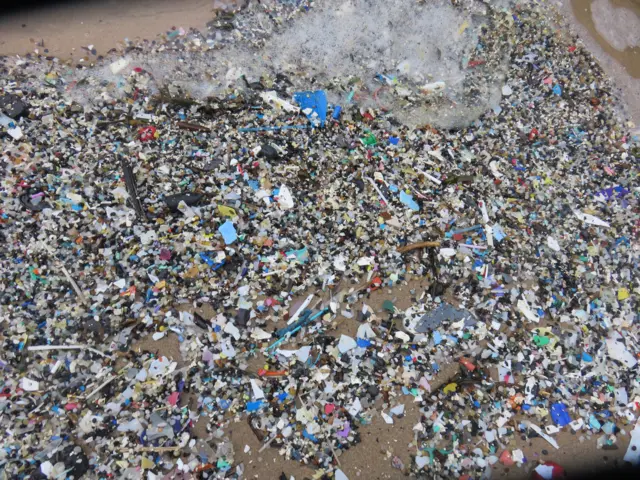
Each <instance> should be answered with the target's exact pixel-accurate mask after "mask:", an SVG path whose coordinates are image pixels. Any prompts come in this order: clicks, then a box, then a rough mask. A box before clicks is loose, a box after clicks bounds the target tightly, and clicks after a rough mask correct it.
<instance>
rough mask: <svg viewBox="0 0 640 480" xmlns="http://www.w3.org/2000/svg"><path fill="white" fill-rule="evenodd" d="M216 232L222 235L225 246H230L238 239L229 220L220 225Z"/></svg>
mask: <svg viewBox="0 0 640 480" xmlns="http://www.w3.org/2000/svg"><path fill="white" fill-rule="evenodd" d="M218 232H220V233H221V234H222V238H224V243H226V244H227V245H231V244H232V243H233V242H235V241H236V240H237V239H238V232H236V227H234V226H233V222H232V221H231V220H227V221H226V222H224V223H223V224H222V225H220V227H218Z"/></svg>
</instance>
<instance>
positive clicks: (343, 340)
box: [338, 334, 358, 353]
mask: <svg viewBox="0 0 640 480" xmlns="http://www.w3.org/2000/svg"><path fill="white" fill-rule="evenodd" d="M357 346H358V344H357V343H356V341H355V340H354V339H353V338H351V337H350V336H348V335H344V334H343V335H340V341H339V342H338V350H339V351H340V353H346V352H348V351H349V350H353V349H354V348H356V347H357Z"/></svg>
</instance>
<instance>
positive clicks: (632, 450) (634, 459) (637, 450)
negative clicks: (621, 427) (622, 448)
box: [624, 425, 640, 466]
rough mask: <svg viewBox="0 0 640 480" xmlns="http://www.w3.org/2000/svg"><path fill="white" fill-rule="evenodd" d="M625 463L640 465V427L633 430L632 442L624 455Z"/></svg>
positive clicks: (637, 426)
mask: <svg viewBox="0 0 640 480" xmlns="http://www.w3.org/2000/svg"><path fill="white" fill-rule="evenodd" d="M624 461H625V462H629V463H631V465H634V466H638V465H640V425H636V426H635V427H634V429H633V430H631V440H630V442H629V446H628V447H627V452H626V453H625V454H624Z"/></svg>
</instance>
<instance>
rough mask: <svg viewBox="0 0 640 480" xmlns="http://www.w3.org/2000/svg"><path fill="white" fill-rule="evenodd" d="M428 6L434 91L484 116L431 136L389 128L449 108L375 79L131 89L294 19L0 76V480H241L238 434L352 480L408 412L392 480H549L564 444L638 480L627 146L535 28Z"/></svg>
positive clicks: (560, 52)
mask: <svg viewBox="0 0 640 480" xmlns="http://www.w3.org/2000/svg"><path fill="white" fill-rule="evenodd" d="M454 4H455V5H454V6H451V5H449V6H448V7H447V8H451V9H453V10H454V11H455V10H459V11H460V18H461V19H464V18H466V15H467V14H468V13H469V12H474V14H473V18H474V20H473V21H474V22H475V23H474V25H475V28H476V29H475V30H474V32H475V33H474V34H473V35H471V34H469V35H468V36H465V31H466V30H467V29H468V28H470V25H471V24H470V23H468V22H467V20H464V22H467V25H466V26H465V24H464V22H463V23H462V24H461V25H460V26H459V29H458V31H457V32H455V34H456V35H457V36H458V37H462V38H463V39H464V40H465V41H466V42H467V43H468V44H469V46H470V47H469V48H468V49H466V50H462V51H461V52H462V53H464V55H462V54H461V56H459V57H456V59H455V62H457V63H459V67H460V69H461V70H463V71H464V75H463V76H462V77H461V78H462V79H463V80H461V83H462V85H459V86H456V87H455V88H456V89H458V88H460V90H457V92H458V93H457V94H460V95H462V96H463V97H464V98H465V99H466V101H468V102H471V103H473V98H476V97H477V98H480V97H483V98H485V97H484V94H483V93H482V92H481V90H482V89H484V88H490V85H493V84H495V82H496V81H499V82H500V85H499V87H498V92H499V94H500V95H501V99H500V100H499V101H498V102H496V103H495V105H494V106H493V107H487V104H486V103H482V102H484V100H483V101H482V102H481V105H483V107H479V108H483V109H484V110H483V114H482V115H481V116H479V117H478V118H476V119H475V120H473V121H472V122H471V123H469V124H468V125H467V126H460V127H458V128H455V129H448V128H442V127H436V126H434V124H419V125H417V124H415V123H413V122H412V120H415V119H416V116H415V115H414V113H415V112H416V111H418V110H420V109H423V110H424V111H425V112H437V111H438V110H437V109H438V108H440V109H442V108H452V109H455V108H456V107H455V101H454V100H453V98H454V97H453V96H452V95H454V93H452V92H453V90H451V88H452V87H451V86H450V85H449V84H448V83H447V82H445V81H443V80H442V79H441V78H438V77H434V78H432V79H426V78H423V79H422V80H423V82H422V83H419V82H417V80H416V78H412V77H411V76H410V75H408V74H405V73H404V72H405V70H403V68H404V67H406V68H409V67H407V65H408V64H404V67H403V68H400V67H402V65H403V64H402V62H403V59H402V58H397V57H396V58H392V60H393V61H395V62H396V63H398V64H401V65H400V67H398V68H397V69H395V70H393V71H379V72H378V74H377V75H375V76H373V77H372V78H370V79H366V80H365V79H359V78H356V77H355V76H350V77H346V76H344V77H341V78H340V77H336V78H333V79H330V80H329V79H326V78H322V79H321V78H318V79H315V78H314V77H313V76H311V75H308V72H307V71H305V70H304V69H302V67H300V68H297V67H296V66H295V65H289V67H288V68H287V69H283V70H282V71H280V72H263V74H262V75H261V76H260V77H257V76H253V75H252V72H251V71H247V72H243V71H238V69H237V68H236V67H234V68H233V70H234V71H233V72H229V73H228V75H227V76H226V79H227V80H229V79H230V83H229V84H228V85H227V86H226V87H225V88H224V89H223V91H222V90H217V91H216V94H215V95H213V94H212V95H210V96H208V97H206V98H197V97H195V96H193V95H191V94H189V92H186V91H185V90H184V88H183V87H184V85H182V86H181V82H180V81H172V77H170V76H169V77H166V78H157V77H156V76H154V75H152V74H151V73H150V71H148V70H147V69H145V68H143V67H140V66H139V65H138V64H136V61H135V59H136V58H140V57H141V56H149V57H151V56H153V55H168V52H174V54H175V53H176V52H178V53H179V52H190V55H195V54H197V53H198V52H205V51H211V50H214V51H221V52H222V51H223V50H224V48H230V49H233V48H237V47H236V46H235V45H236V44H242V43H243V42H245V43H250V44H251V45H252V47H251V48H255V49H257V50H256V51H260V50H259V49H260V48H263V47H264V46H265V45H268V42H269V41H270V39H273V38H274V37H277V36H278V35H287V34H286V32H284V31H283V30H282V29H284V28H285V25H286V24H287V22H294V21H297V22H310V23H313V22H314V17H313V16H314V15H315V13H314V9H315V8H316V4H315V2H306V1H298V2H284V1H281V2H268V1H263V2H261V3H260V4H253V3H252V4H251V5H250V7H249V8H248V9H247V10H246V11H243V12H241V13H238V14H235V15H234V14H229V13H224V14H221V15H218V16H217V17H216V19H215V20H214V21H212V22H210V24H209V32H208V34H206V35H203V34H201V33H199V32H194V31H185V30H183V29H175V30H172V31H171V32H169V33H168V34H167V35H166V38H165V40H164V41H163V42H157V43H153V44H151V43H149V42H146V43H143V44H140V45H134V44H132V43H129V44H128V45H127V46H126V48H125V49H124V50H123V51H120V50H118V51H114V52H111V53H110V54H109V55H107V56H106V58H104V59H102V60H100V61H98V62H97V66H96V67H90V68H85V67H82V65H80V66H79V67H78V68H76V69H72V68H71V67H69V66H68V65H67V64H65V63H64V62H62V61H58V60H56V59H48V58H46V57H44V56H37V57H36V56H30V57H20V58H4V59H2V60H1V62H2V66H1V68H2V71H3V75H2V78H0V87H1V88H2V91H1V96H0V111H1V112H2V113H1V115H0V125H1V127H0V128H1V131H0V135H1V136H2V153H1V160H0V161H1V165H2V168H3V172H4V174H3V178H2V187H1V195H2V196H1V199H2V203H1V206H0V240H1V241H2V243H3V248H2V250H1V255H2V263H1V266H0V268H1V272H2V276H1V278H0V290H1V292H0V315H1V316H0V341H2V349H1V350H0V369H1V371H2V380H0V382H1V383H0V425H1V426H2V430H3V432H4V433H3V438H2V449H0V478H2V479H16V478H24V479H27V478H29V479H45V478H47V479H54V478H74V479H78V478H96V479H107V478H118V479H122V478H125V479H126V478H131V479H134V478H145V479H149V480H153V479H165V478H166V479H169V478H243V475H244V474H245V468H246V465H244V464H243V463H239V462H236V460H235V457H237V453H238V452H237V451H234V445H233V443H232V441H231V439H230V438H229V435H228V427H229V426H232V425H233V424H234V423H237V422H245V423H247V424H248V425H249V426H250V428H251V430H252V431H253V433H254V434H255V435H256V437H257V438H258V439H259V441H260V442H261V443H262V445H263V446H262V447H261V448H262V450H264V449H267V448H274V449H277V451H278V452H279V453H280V454H281V455H282V456H283V457H286V458H288V459H293V460H296V461H299V462H302V463H304V464H306V465H309V466H310V467H312V468H313V469H314V470H315V471H316V475H315V476H314V478H335V479H348V478H351V479H352V480H353V479H354V478H356V475H355V472H350V471H348V468H346V467H345V466H344V465H342V464H341V463H340V457H341V456H342V454H343V452H345V451H346V450H348V449H350V448H358V447H357V446H358V443H360V441H361V437H362V432H364V431H366V429H367V425H368V424H370V423H371V421H372V418H373V417H379V418H380V417H381V418H382V419H383V421H384V422H385V423H386V424H388V425H394V423H395V422H398V419H402V418H403V417H404V416H405V414H406V412H405V409H406V408H408V406H409V405H412V404H413V405H414V406H416V407H417V408H418V409H419V412H420V414H419V416H418V417H416V420H415V421H416V423H415V425H413V426H412V429H413V430H412V431H413V433H414V435H413V441H412V442H411V444H410V445H407V446H405V445H403V446H402V448H403V449H405V450H406V449H408V450H409V451H410V452H411V463H410V464H407V463H406V462H404V461H403V460H402V458H400V457H399V456H397V455H395V454H394V455H390V456H389V462H390V464H391V466H392V467H393V468H394V469H397V470H399V471H401V472H402V473H404V474H407V475H411V476H413V477H416V478H474V479H477V478H483V479H489V478H492V475H493V476H494V477H496V478H497V475H498V474H497V473H496V472H497V471H498V469H503V470H504V469H507V468H511V469H517V470H518V471H521V472H522V475H531V476H532V477H533V478H541V479H552V478H562V477H563V476H564V474H565V468H564V467H563V466H562V461H561V459H560V458H555V457H554V456H553V453H554V452H555V451H558V449H561V448H563V447H565V446H566V443H567V442H568V441H567V440H566V439H567V438H572V440H571V442H572V443H575V442H577V441H579V442H580V443H582V442H589V443H592V444H593V443H595V444H596V445H597V448H600V449H603V450H615V449H619V448H620V446H619V445H620V444H623V445H625V448H626V445H628V450H625V452H626V453H625V454H624V461H626V462H629V463H631V464H633V465H638V463H639V462H640V453H639V452H640V450H638V448H639V447H640V425H639V424H638V423H637V418H638V410H639V409H640V382H639V379H638V368H637V361H638V356H639V354H640V345H639V343H638V335H639V334H640V329H639V327H638V325H639V323H638V300H637V299H638V294H639V293H640V284H639V282H638V278H637V277H636V276H635V274H634V273H633V272H635V271H637V269H638V261H639V256H640V250H639V244H638V229H639V227H640V216H639V209H638V196H639V195H640V189H639V187H638V171H637V165H638V163H637V161H638V154H639V153H640V149H639V147H638V140H639V138H638V135H639V132H638V130H634V127H633V125H632V124H630V123H625V122H624V121H622V120H620V118H619V114H618V110H617V109H616V99H615V97H614V95H613V93H612V92H613V87H612V85H611V83H610V81H609V80H608V79H607V78H606V77H605V76H604V75H603V73H602V71H601V70H600V68H599V67H598V65H597V63H596V62H595V61H594V59H593V58H592V57H591V55H590V54H589V52H587V51H586V50H585V49H584V48H583V46H582V45H581V44H580V42H579V41H578V40H576V39H575V38H572V37H570V36H569V35H567V34H566V33H565V32H562V31H561V29H558V28H557V27H556V25H555V24H553V23H552V22H551V20H549V18H551V17H550V14H549V13H548V12H547V9H549V7H548V6H545V7H537V6H535V5H533V4H532V5H529V4H528V3H527V4H526V5H519V6H518V5H506V6H491V5H489V4H485V3H483V2H454ZM328 5H329V7H331V6H339V5H338V4H337V3H335V2H333V3H332V2H328ZM324 8H328V7H327V6H326V5H325V6H324ZM344 8H345V9H347V7H346V6H345V7H344ZM403 8H408V9H410V8H412V9H416V10H420V9H424V8H426V7H425V6H424V5H420V4H416V3H415V2H404V3H403ZM478 9H480V10H481V11H482V12H483V17H482V18H483V20H482V22H480V21H478V20H477V15H478V13H477V12H478V11H479V10H478ZM336 11H338V12H340V9H339V8H338V9H337V10H336ZM350 14H353V13H352V12H348V11H345V12H343V15H350ZM420 14H421V15H422V13H420ZM301 17H302V18H303V20H300V18H301ZM265 19H267V20H268V21H265ZM267 24H269V25H270V26H269V27H266V26H265V25H267ZM234 42H235V43H234ZM504 42H507V43H508V44H509V45H510V49H509V50H508V53H507V54H505V50H504V49H502V48H501V47H500V45H502V44H503V43H504ZM223 47H224V48H223ZM265 48H266V47H265ZM300 48H304V47H302V46H300ZM461 52H458V53H461ZM465 52H466V53H465ZM396 53H397V52H396ZM394 54H395V53H394ZM380 55H381V56H385V55H391V54H390V53H389V52H386V53H385V52H380ZM441 55H443V56H451V55H452V53H451V52H441ZM452 61H453V60H452ZM187 63H188V62H185V65H184V66H183V70H182V72H183V73H186V72H188V68H186V67H187ZM45 66H46V68H44V67H45ZM369 67H370V68H376V65H373V64H372V65H370V66H369ZM424 67H425V68H428V65H425V66H424ZM216 68H222V66H217V67H216ZM318 68H320V67H318ZM105 70H108V71H109V72H110V75H111V77H109V78H104V77H100V75H99V74H98V72H99V71H101V72H104V71H105ZM94 74H95V75H94ZM92 75H93V76H92ZM500 75H504V76H503V77H501V76H500ZM100 78H103V79H102V80H99V79H100ZM78 79H83V80H78ZM426 80H429V82H428V83H425V81H426ZM211 81H212V82H216V81H217V80H216V79H215V77H212V79H211ZM83 83H84V85H83ZM87 84H88V85H87ZM372 85H373V86H374V87H373V88H377V87H375V85H378V86H379V88H378V89H375V90H372V87H371V86H372ZM83 88H84V89H85V90H84V92H85V93H86V92H87V91H97V90H101V93H99V94H96V95H95V96H93V97H91V98H89V99H88V100H86V101H85V102H84V103H81V102H78V101H77V98H78V97H79V96H81V95H82V90H81V89H83ZM89 89H93V90H89ZM376 92H378V93H376ZM382 92H384V95H385V97H384V98H385V99H389V102H388V103H386V105H387V106H385V107H382V102H378V103H376V102H373V103H371V98H382V97H380V95H381V94H382ZM460 92H464V93H460ZM365 94H366V95H365ZM489 96H490V95H489ZM392 97H393V100H392V101H391V98H392ZM433 102H436V103H437V105H436V106H435V107H434V105H433ZM471 103H469V104H471ZM445 104H446V105H447V106H446V107H445V106H443V105H445ZM391 105H392V107H389V106H391ZM478 105H479V104H478ZM407 111H411V112H414V113H412V114H411V115H407ZM403 112H404V113H403ZM431 114H432V113H428V115H431ZM399 118H403V119H404V120H406V121H404V120H403V121H401V120H399ZM421 285H422V286H421ZM424 285H427V286H426V287H425V286H424ZM399 287H400V288H402V287H404V288H406V289H407V290H408V291H409V292H410V297H411V298H410V302H409V305H408V306H407V307H403V308H400V306H399V305H398V304H397V303H396V302H394V300H392V299H393V298H394V292H395V291H396V289H397V288H399ZM382 297H384V301H378V300H377V299H380V298H382ZM171 339H177V342H178V343H179V352H178V354H176V352H173V354H172V355H169V354H168V353H167V352H166V351H162V349H161V348H160V347H155V346H154V345H160V344H162V342H166V341H169V340H171ZM451 364H455V365H457V367H456V368H455V369H454V372H455V373H454V375H452V376H450V377H449V378H447V379H445V381H444V382H442V381H440V380H438V381H436V378H440V377H438V375H439V372H442V371H443V369H444V367H445V366H446V365H451ZM563 434H564V435H567V436H571V437H567V436H565V437H563V436H562V435H563ZM532 438H541V439H543V440H544V441H545V442H546V444H547V445H548V450H549V452H548V453H549V455H548V457H547V458H534V457H530V456H529V457H527V456H526V454H525V453H524V452H523V450H522V449H521V448H520V447H518V446H517V445H516V444H517V442H521V441H522V440H528V439H532ZM563 438H564V439H565V440H564V441H563ZM405 447H406V448H405ZM262 450H261V451H262ZM620 456H622V455H620ZM568 473H571V472H568ZM285 478H289V477H287V476H285Z"/></svg>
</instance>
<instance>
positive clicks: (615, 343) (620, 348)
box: [606, 331, 638, 368]
mask: <svg viewBox="0 0 640 480" xmlns="http://www.w3.org/2000/svg"><path fill="white" fill-rule="evenodd" d="M622 340H623V337H622V335H620V333H618V332H615V331H614V332H612V333H611V335H610V336H609V338H607V340H606V342H607V353H608V354H609V357H611V358H612V359H614V360H618V361H619V362H622V363H623V364H624V365H625V367H627V368H634V367H635V366H636V365H637V363H638V361H637V360H636V359H635V357H634V356H633V354H632V353H631V352H630V351H629V350H627V347H625V345H624V343H623V341H622Z"/></svg>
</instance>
